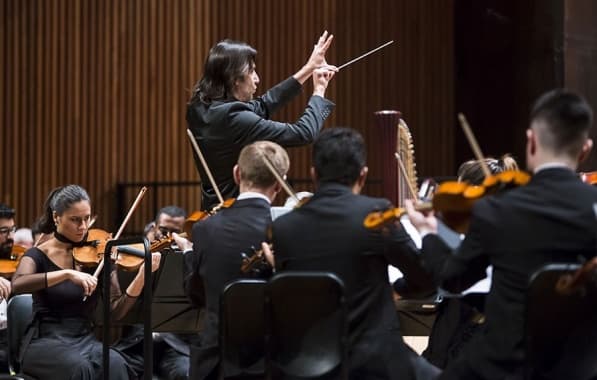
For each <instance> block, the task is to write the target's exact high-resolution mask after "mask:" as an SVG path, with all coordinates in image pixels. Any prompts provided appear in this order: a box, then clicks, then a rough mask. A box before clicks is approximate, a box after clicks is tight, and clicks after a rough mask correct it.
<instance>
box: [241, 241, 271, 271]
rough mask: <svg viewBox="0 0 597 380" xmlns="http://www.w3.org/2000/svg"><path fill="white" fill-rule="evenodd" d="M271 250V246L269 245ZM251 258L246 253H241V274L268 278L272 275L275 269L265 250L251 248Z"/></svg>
mask: <svg viewBox="0 0 597 380" xmlns="http://www.w3.org/2000/svg"><path fill="white" fill-rule="evenodd" d="M269 246H270V249H271V247H272V246H271V244H270V245H269ZM251 251H252V254H251V256H249V255H247V254H246V253H245V252H241V253H240V257H241V260H242V262H241V265H240V272H241V273H243V274H251V275H252V276H253V277H258V278H267V277H269V276H271V275H272V273H273V270H274V268H273V267H272V265H271V264H270V263H269V262H268V261H267V259H266V258H265V253H264V252H263V249H259V250H257V249H255V247H251Z"/></svg>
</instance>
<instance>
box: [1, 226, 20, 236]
mask: <svg viewBox="0 0 597 380" xmlns="http://www.w3.org/2000/svg"><path fill="white" fill-rule="evenodd" d="M16 231H17V226H12V227H2V228H0V235H8V234H10V233H14V232H16Z"/></svg>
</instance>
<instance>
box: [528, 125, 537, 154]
mask: <svg viewBox="0 0 597 380" xmlns="http://www.w3.org/2000/svg"><path fill="white" fill-rule="evenodd" d="M536 152H537V134H536V133H535V131H533V129H531V128H529V129H527V156H529V155H531V156H534V155H535V153H536Z"/></svg>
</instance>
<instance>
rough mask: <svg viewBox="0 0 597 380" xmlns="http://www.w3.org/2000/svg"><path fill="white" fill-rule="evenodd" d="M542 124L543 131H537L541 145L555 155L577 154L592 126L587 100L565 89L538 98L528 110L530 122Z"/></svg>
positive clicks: (552, 91)
mask: <svg viewBox="0 0 597 380" xmlns="http://www.w3.org/2000/svg"><path fill="white" fill-rule="evenodd" d="M533 121H543V122H544V123H545V127H546V128H542V129H541V130H539V131H537V133H538V138H539V142H540V144H541V145H542V146H544V147H546V148H548V149H550V150H552V151H553V152H554V153H556V154H560V153H565V154H568V155H570V156H576V155H577V154H578V153H580V151H581V149H582V146H583V144H584V141H585V139H586V138H587V137H588V133H589V129H590V128H591V125H592V124H593V111H592V109H591V106H590V105H589V104H588V103H587V101H586V100H585V99H584V98H583V97H581V96H580V95H578V94H575V93H573V92H571V91H569V90H566V89H561V88H559V89H555V90H551V91H549V92H546V93H545V94H543V95H541V96H540V97H539V99H537V100H536V101H535V104H534V105H533V109H532V110H531V122H533Z"/></svg>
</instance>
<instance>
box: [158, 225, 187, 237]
mask: <svg viewBox="0 0 597 380" xmlns="http://www.w3.org/2000/svg"><path fill="white" fill-rule="evenodd" d="M158 230H159V231H160V233H161V234H162V235H170V233H172V232H176V233H177V234H179V233H180V232H181V231H180V229H178V228H168V227H164V226H160V227H158Z"/></svg>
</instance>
